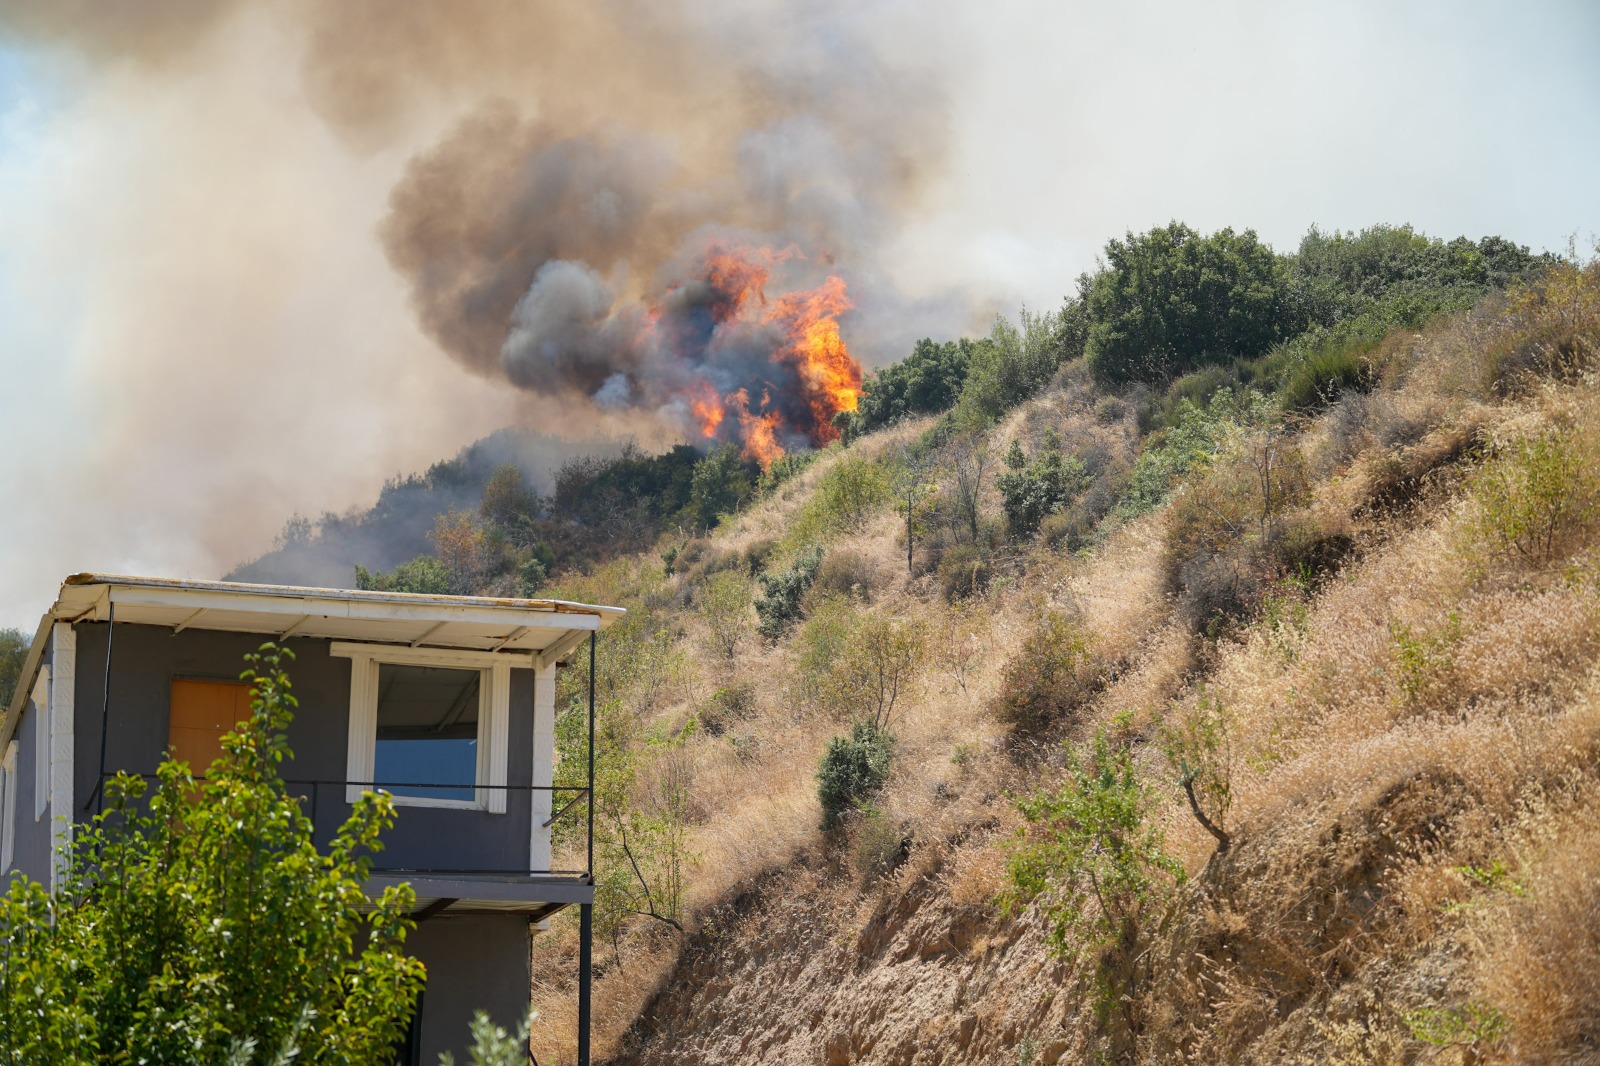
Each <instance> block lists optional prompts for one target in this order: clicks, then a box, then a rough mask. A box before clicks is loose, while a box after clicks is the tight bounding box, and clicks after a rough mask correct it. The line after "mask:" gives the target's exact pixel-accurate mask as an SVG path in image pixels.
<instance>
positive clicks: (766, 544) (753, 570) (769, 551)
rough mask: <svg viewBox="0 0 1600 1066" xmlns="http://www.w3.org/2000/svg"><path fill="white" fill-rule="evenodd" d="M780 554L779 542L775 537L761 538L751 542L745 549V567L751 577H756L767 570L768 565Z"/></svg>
mask: <svg viewBox="0 0 1600 1066" xmlns="http://www.w3.org/2000/svg"><path fill="white" fill-rule="evenodd" d="M777 553H778V542H777V540H776V539H775V538H773V537H761V538H759V539H757V540H753V541H751V542H750V543H749V544H748V545H746V546H745V549H744V565H745V569H746V570H747V571H749V573H750V576H751V577H755V576H756V575H757V574H759V573H761V571H763V570H765V569H766V568H767V563H769V562H771V561H772V557H773V556H774V555H776V554H777Z"/></svg>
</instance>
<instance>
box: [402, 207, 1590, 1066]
mask: <svg viewBox="0 0 1600 1066" xmlns="http://www.w3.org/2000/svg"><path fill="white" fill-rule="evenodd" d="M1178 230H1179V228H1178V227H1172V228H1169V229H1167V230H1164V231H1152V233H1151V234H1149V235H1145V236H1142V237H1138V238H1135V237H1133V236H1132V235H1130V236H1129V239H1128V241H1127V242H1112V244H1111V245H1110V246H1108V253H1109V254H1108V259H1109V265H1108V267H1107V268H1106V269H1105V270H1104V271H1103V272H1102V273H1101V274H1100V275H1097V276H1096V277H1093V278H1085V279H1083V281H1082V282H1081V283H1080V289H1079V293H1078V295H1077V296H1076V297H1074V298H1073V299H1071V300H1069V301H1068V304H1067V306H1066V307H1065V308H1064V309H1063V311H1062V312H1061V313H1060V314H1051V315H1045V316H1041V317H1037V318H1031V317H1029V316H1024V318H1023V321H1022V322H1021V324H1020V325H1019V326H1011V325H1010V324H1008V323H1005V322H1001V323H999V324H997V326H996V328H995V331H994V332H993V333H992V334H991V335H990V337H988V338H984V339H982V340H979V341H976V342H963V343H961V344H951V345H934V344H932V342H928V343H927V344H926V346H919V348H918V352H917V353H914V354H913V357H912V358H910V359H908V360H907V361H906V362H905V363H903V364H899V365H898V367H897V368H891V369H889V370H885V371H883V372H882V373H880V375H879V377H878V383H879V389H878V392H877V393H876V394H875V395H874V394H873V393H872V392H871V389H872V383H870V382H869V396H868V401H867V402H866V403H864V404H863V406H862V409H861V410H860V411H859V412H857V414H856V416H854V418H853V420H844V424H843V425H841V429H842V430H843V432H844V436H845V438H846V439H845V441H844V442H842V443H840V444H836V445H834V446H833V447H830V448H828V449H826V450H825V451H823V452H821V453H814V454H813V456H812V457H810V458H809V459H800V458H795V459H792V460H784V461H782V462H781V463H780V465H778V466H774V468H773V469H772V470H769V471H767V472H766V473H765V474H762V473H761V472H760V471H751V470H749V469H748V468H744V467H740V466H739V464H738V463H737V462H735V461H734V459H733V458H732V457H729V456H727V455H725V454H724V455H722V456H721V457H720V458H719V457H718V453H713V455H712V456H711V457H709V458H707V459H701V460H698V461H697V462H696V463H695V465H694V468H693V470H692V471H691V472H690V474H689V476H687V477H686V478H683V479H679V480H677V481H673V482H672V484H674V485H676V488H672V489H671V492H670V493H669V494H668V495H669V496H670V499H671V506H670V507H669V506H666V505H662V504H658V503H655V502H650V504H649V507H647V506H646V502H649V501H657V500H659V499H661V498H662V497H661V496H659V495H658V496H650V497H648V500H647V499H646V497H644V496H641V495H639V494H638V493H635V494H634V496H632V497H630V498H632V499H634V501H635V504H636V505H637V506H635V508H634V511H632V512H630V513H636V514H638V515H641V516H646V515H645V512H646V511H648V512H649V514H648V515H647V516H646V517H649V519H650V520H649V522H644V521H643V519H642V518H641V524H639V525H638V526H637V527H636V529H635V533H634V536H633V541H632V542H631V543H637V542H639V541H642V540H644V539H645V538H646V537H647V535H650V534H651V533H652V531H653V532H654V534H655V536H656V538H657V539H656V540H655V542H654V543H653V544H652V545H650V546H649V548H648V549H647V550H644V551H637V550H630V549H629V547H628V546H627V545H625V544H621V543H619V544H618V545H616V546H615V548H614V549H613V550H610V551H598V550H592V549H591V550H590V551H589V554H588V555H587V556H586V557H585V558H586V562H585V564H584V565H582V566H580V565H577V564H576V563H571V562H568V561H566V560H565V559H564V558H563V557H562V555H561V554H560V553H559V552H556V553H554V554H553V555H552V557H551V558H550V559H549V567H550V569H551V570H553V571H554V576H553V578H551V579H550V581H551V583H550V584H548V585H545V586H543V587H544V588H545V589H546V590H547V591H549V592H551V593H554V594H557V595H561V596H566V597H570V598H574V599H581V600H588V601H594V602H606V603H616V604H620V605H623V606H626V607H628V608H629V611H630V614H629V616H628V618H627V619H626V621H625V622H624V623H622V624H621V625H619V626H618V627H617V628H616V629H615V630H614V631H612V632H611V633H609V634H608V635H607V637H606V638H605V639H604V640H603V641H602V642H601V644H600V651H601V657H600V662H599V669H598V673H597V681H598V683H599V686H600V695H601V701H600V741H599V743H598V745H597V750H596V757H597V760H598V763H599V768H600V778H599V780H600V787H599V790H598V795H597V800H596V802H597V817H598V826H599V839H598V842H597V848H598V857H599V872H600V875H601V877H602V884H601V886H600V893H599V897H598V900H599V903H600V906H599V907H598V908H597V910H598V912H599V914H598V923H599V925H598V928H599V931H600V933H601V938H600V941H599V945H598V947H597V960H596V967H597V976H598V982H597V989H596V994H597V1008H598V1018H597V1021H598V1024H599V1028H600V1033H599V1037H600V1046H601V1048H602V1050H603V1051H604V1052H605V1054H606V1055H607V1056H608V1057H609V1058H608V1061H611V1062H613V1063H619V1064H620V1063H641V1064H642V1063H668V1062H670V1063H708V1064H709V1063H724V1062H740V1063H747V1062H749V1063H801V1062H817V1063H827V1064H843V1063H885V1064H887V1063H934V1062H938V1063H996V1062H1000V1063H1009V1062H1016V1063H1019V1064H1021V1066H1031V1064H1049V1063H1090V1062H1103V1061H1120V1062H1151V1063H1156V1062H1163V1063H1164V1062H1175V1061H1189V1062H1197V1063H1198V1062H1219V1061H1225V1062H1235V1061H1237V1062H1274V1063H1276V1062H1391V1061H1393V1062H1399V1061H1416V1060H1418V1059H1419V1058H1420V1059H1424V1060H1426V1061H1437V1062H1463V1063H1465V1062H1592V1061H1597V1057H1600V1006H1597V1005H1600V961H1597V960H1600V890H1597V887H1596V886H1597V885H1600V813H1597V812H1600V806H1597V803H1600V772H1597V766H1600V763H1597V756H1600V675H1596V673H1595V670H1594V662H1595V652H1596V648H1597V644H1600V596H1597V593H1600V463H1597V460H1600V384H1597V382H1596V380H1595V377H1594V374H1595V368H1596V366H1597V365H1600V363H1597V359H1600V262H1597V261H1594V260H1590V261H1588V262H1586V263H1585V262H1580V261H1579V260H1578V259H1577V257H1576V256H1570V255H1569V257H1568V258H1567V259H1565V260H1555V259H1552V258H1550V257H1546V258H1544V259H1543V260H1537V261H1536V260H1534V259H1532V258H1530V257H1527V256H1526V253H1525V252H1524V253H1521V255H1520V257H1519V256H1518V255H1515V254H1513V253H1515V252H1516V250H1515V249H1514V247H1513V248H1511V251H1510V252H1507V251H1506V248H1507V247H1508V246H1505V245H1504V242H1501V243H1500V244H1498V245H1497V244H1495V243H1493V242H1494V241H1495V239H1493V238H1488V239H1485V241H1483V242H1478V243H1476V244H1473V243H1471V242H1450V243H1449V244H1445V243H1444V242H1427V241H1425V240H1422V239H1421V238H1416V237H1414V235H1412V234H1411V233H1410V231H1408V230H1387V229H1383V228H1378V229H1376V230H1373V231H1367V232H1366V233H1364V234H1362V235H1359V236H1357V235H1351V236H1349V237H1348V238H1346V237H1341V236H1339V235H1335V236H1334V237H1332V238H1325V237H1323V236H1322V235H1320V234H1317V233H1316V232H1315V231H1313V233H1312V234H1311V235H1310V236H1308V238H1307V241H1306V242H1303V243H1302V246H1301V249H1300V251H1299V253H1298V254H1297V256H1295V257H1290V258H1289V259H1288V260H1286V259H1285V258H1283V257H1279V258H1276V259H1273V258H1271V257H1270V253H1268V254H1266V255H1263V254H1261V253H1259V252H1258V251H1257V249H1258V248H1259V246H1255V245H1254V244H1253V240H1254V239H1253V236H1250V238H1249V241H1245V240H1244V236H1242V235H1234V234H1232V233H1231V232H1229V231H1223V233H1221V234H1218V235H1213V237H1211V238H1199V237H1198V236H1197V235H1193V234H1188V235H1187V236H1185V235H1184V234H1183V233H1180V232H1178ZM1396 234H1399V235H1400V236H1399V237H1398V238H1397V237H1396V236H1395V235H1396ZM1419 241H1420V242H1421V243H1420V244H1419V243H1418V242H1419ZM1319 242H1320V243H1319ZM1197 244H1203V245H1204V247H1202V248H1198V249H1196V248H1195V245H1197ZM1186 249H1187V250H1186ZM1402 253H1403V254H1402ZM1497 255H1498V256H1501V257H1502V258H1501V259H1498V260H1497V259H1496V256H1497ZM1208 256H1209V257H1213V258H1211V259H1209V260H1208V259H1207V257H1208ZM1319 257H1320V258H1319ZM1408 257H1409V258H1408ZM1512 260H1515V263H1516V269H1514V270H1512V269H1505V270H1499V272H1498V273H1496V272H1495V270H1496V269H1498V268H1495V269H1491V267H1492V266H1493V264H1494V263H1496V262H1500V263H1502V264H1503V263H1505V262H1507V261H1512ZM1197 263H1198V264H1199V265H1198V266H1196V264H1197ZM1141 264H1142V265H1141ZM1486 264H1488V265H1487V266H1486ZM1190 267H1193V268H1194V269H1193V270H1192V271H1191V272H1190V273H1189V274H1187V275H1186V274H1185V273H1184V272H1185V271H1186V270H1189V268H1190ZM1253 271H1259V275H1258V276H1257V280H1256V282H1253V283H1250V284H1245V283H1244V281H1241V280H1240V279H1245V280H1248V278H1249V276H1250V275H1251V273H1252V272H1253ZM1452 272H1453V273H1452ZM1468 275H1472V276H1471V277H1468ZM1491 275H1493V276H1491ZM1217 276H1222V277H1223V278H1225V279H1226V278H1227V277H1230V276H1231V277H1233V278H1234V280H1235V282H1237V283H1236V284H1231V285H1221V286H1216V285H1213V283H1212V281H1210V280H1207V279H1214V278H1215V277H1217ZM1186 278H1187V280H1185V279H1186ZM1473 278H1475V279H1476V280H1473ZM1151 279H1155V280H1151ZM1464 279H1465V280H1464ZM1164 286H1165V287H1169V288H1170V287H1175V288H1179V289H1182V288H1183V287H1184V286H1189V287H1190V288H1189V289H1188V290H1186V291H1189V292H1190V294H1191V295H1192V296H1193V295H1194V294H1195V293H1198V294H1199V295H1197V296H1194V299H1193V301H1192V303H1191V304H1190V305H1189V307H1190V310H1189V311H1188V312H1183V313H1179V314H1177V315H1176V316H1171V315H1169V316H1167V317H1165V318H1163V317H1162V315H1161V314H1160V313H1155V312H1151V311H1150V310H1149V309H1150V307H1152V306H1156V305H1155V304H1153V303H1150V302H1142V301H1143V298H1144V296H1146V295H1148V294H1149V291H1150V290H1152V289H1154V290H1158V291H1159V290H1161V289H1162V288H1163V287H1164ZM1275 286H1276V287H1275ZM1263 293H1266V294H1267V296H1268V297H1270V298H1267V297H1263V296H1262V294H1263ZM1179 304H1181V301H1176V302H1170V303H1168V304H1166V305H1165V306H1168V307H1172V306H1178V305H1179ZM1208 331H1209V332H1208ZM891 399H892V400H893V401H894V402H893V403H890V402H889V400H891ZM628 461H629V462H632V463H635V464H636V466H635V467H630V468H628V469H629V470H631V471H633V472H632V473H631V474H629V477H630V478H632V481H629V482H627V484H630V485H637V484H640V483H643V482H644V481H645V480H648V479H647V478H646V475H647V474H649V473H650V469H653V468H650V462H652V460H648V459H647V458H644V457H634V458H632V459H629V460H628ZM602 467H604V464H600V466H597V467H591V468H588V469H587V473H586V474H585V476H586V477H598V476H599V474H600V473H603V470H602V469H601V468H602ZM612 469H618V468H612ZM650 476H654V475H650ZM613 480H614V481H615V478H614V479H613ZM663 483H665V482H663ZM557 494H558V495H559V489H558V493H557ZM719 501H720V502H722V503H725V504H730V506H728V507H726V508H725V509H721V508H719V507H717V506H716V505H717V503H718V502H719ZM491 503H492V501H486V502H485V505H484V506H483V507H482V508H481V509H480V512H479V516H478V517H473V516H469V515H460V516H458V518H457V520H456V522H457V525H456V529H457V536H456V537H455V539H453V540H452V539H451V538H449V537H444V538H438V539H436V541H435V547H436V561H437V562H438V564H439V565H441V566H446V567H449V566H454V568H455V569H454V572H455V573H457V574H458V575H459V574H460V573H462V572H463V571H462V567H461V565H460V559H461V558H463V557H464V554H463V546H465V547H466V548H467V549H470V551H466V552H465V554H468V555H470V554H471V553H472V552H477V553H479V554H478V555H475V556H473V558H477V559H481V558H483V557H484V556H483V553H485V552H487V553H488V554H489V555H491V556H493V558H494V559H495V560H498V561H496V562H495V563H494V566H495V567H499V568H500V572H501V573H502V574H505V573H511V572H514V571H515V568H517V567H521V566H523V565H525V562H524V561H522V560H523V556H518V555H517V554H516V553H517V552H518V551H521V552H523V553H524V555H526V553H527V552H529V551H531V548H526V547H522V548H519V547H517V546H516V545H515V544H514V543H512V542H511V541H510V540H508V538H507V537H506V536H505V533H504V530H503V529H500V528H497V525H496V523H497V522H500V523H501V525H505V524H508V522H509V523H512V524H514V523H515V522H521V524H522V526H523V527H525V528H533V526H532V525H530V523H532V522H534V521H538V522H554V521H558V520H559V517H560V516H559V515H558V514H553V512H552V511H551V510H549V509H545V510H541V511H539V513H538V514H536V515H535V514H532V513H531V512H532V511H534V510H538V509H537V508H535V507H534V505H533V504H532V503H527V502H525V503H524V504H523V505H522V506H523V507H524V514H525V517H524V518H522V519H515V518H514V517H513V518H512V519H509V520H503V519H496V518H495V517H494V516H495V514H496V513H498V512H497V511H496V508H495V507H494V506H492V505H491ZM641 508H643V509H641ZM651 508H653V510H652V509H651ZM502 510H503V509H502ZM569 524H570V523H569ZM540 528H545V529H548V528H549V527H540ZM908 532H909V544H908ZM508 544H511V547H510V548H508V547H507V545H508ZM451 552H454V553H455V554H454V555H453V556H452V555H451V554H450V553H451ZM508 552H510V554H509V555H508V554H507V553H508ZM451 558H455V559H456V560H457V562H456V563H455V564H452V563H451V562H450V560H451ZM544 565H545V564H543V563H541V570H540V576H541V577H543V573H544V569H543V568H544ZM484 572H485V571H483V570H482V569H480V571H479V573H480V575H481V574H482V573H484ZM379 576H380V577H382V576H384V575H379ZM490 580H495V579H490ZM569 674H570V675H571V676H567V677H565V678H564V679H563V682H562V684H563V686H564V689H563V696H562V699H563V700H564V701H565V703H564V705H565V706H567V707H568V709H567V710H566V711H565V712H564V713H563V715H562V717H561V720H560V722H559V723H558V730H559V731H560V733H561V740H562V743H561V745H560V746H561V750H562V751H563V752H564V753H566V754H567V756H568V758H567V761H566V767H567V768H568V770H569V771H570V769H571V768H572V767H574V766H575V765H576V764H577V763H578V762H580V761H581V760H582V754H583V750H584V743H583V739H582V735H581V729H580V710H579V701H578V699H577V697H578V695H579V693H580V692H581V691H582V690H583V687H584V685H585V684H586V678H585V677H583V676H582V671H581V670H574V671H569ZM574 756H576V757H574ZM560 772H561V771H559V770H558V773H560ZM819 786H820V795H819ZM819 799H820V802H819ZM824 804H826V806H824ZM567 846H575V842H568V844H567ZM575 955H576V932H575V928H574V927H571V926H567V925H562V924H560V923H558V924H557V927H556V929H555V930H554V931H553V932H552V933H550V934H548V935H546V936H544V937H542V938H540V939H539V941H538V942H537V943H536V947H535V972H536V979H537V983H538V987H537V988H536V998H537V1000H538V1004H539V1006H540V1009H541V1020H540V1023H539V1027H538V1029H537V1030H536V1035H535V1051H536V1053H537V1054H538V1056H539V1061H540V1062H541V1063H547V1064H548V1063H557V1062H562V1061H568V1059H563V1057H562V1056H563V1054H566V1055H568V1056H570V1050H565V1051H564V1050H563V1049H570V1048H571V1047H572V1046H573V1039H572V1026H573V1024H574V1015H573V1005H572V1004H573V999H572V997H573V993H574V989H573V982H572V977H573V974H574V971H575Z"/></svg>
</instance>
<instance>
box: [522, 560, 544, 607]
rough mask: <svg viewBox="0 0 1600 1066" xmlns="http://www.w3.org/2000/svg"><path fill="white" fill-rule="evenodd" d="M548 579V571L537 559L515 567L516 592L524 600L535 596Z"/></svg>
mask: <svg viewBox="0 0 1600 1066" xmlns="http://www.w3.org/2000/svg"><path fill="white" fill-rule="evenodd" d="M549 579H550V574H549V571H547V570H546V569H545V566H544V563H542V562H540V561H539V560H538V559H529V560H528V561H527V562H525V563H523V564H522V565H521V566H519V567H517V591H518V592H519V593H520V594H521V595H522V596H523V597H525V598H528V599H532V598H533V597H534V596H537V595H538V594H539V590H540V589H541V588H543V587H544V584H545V582H546V581H548V580H549Z"/></svg>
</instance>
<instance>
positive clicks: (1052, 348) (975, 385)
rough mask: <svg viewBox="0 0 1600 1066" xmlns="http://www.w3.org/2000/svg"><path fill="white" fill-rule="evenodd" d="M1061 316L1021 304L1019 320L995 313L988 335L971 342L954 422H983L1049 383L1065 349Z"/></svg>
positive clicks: (973, 424)
mask: <svg viewBox="0 0 1600 1066" xmlns="http://www.w3.org/2000/svg"><path fill="white" fill-rule="evenodd" d="M1061 326H1062V322H1061V316H1060V315H1058V314H1057V313H1056V312H1053V311H1051V312H1046V313H1045V314H1042V315H1041V314H1034V313H1032V312H1030V311H1028V310H1027V309H1026V308H1024V309H1023V311H1022V313H1021V315H1020V316H1019V322H1018V325H1015V326H1014V325H1012V324H1011V323H1010V322H1007V321H1006V320H1005V319H1004V318H1002V317H999V316H996V317H995V320H994V327H993V328H992V329H991V330H990V331H989V336H987V337H985V338H984V339H983V340H981V341H979V342H977V343H976V344H975V345H973V347H972V355H971V361H970V363H969V364H968V368H967V379H966V382H965V384H964V385H963V386H962V388H961V399H960V400H959V401H958V402H957V404H956V409H955V412H954V413H955V421H956V422H957V423H958V424H959V425H961V426H964V427H967V428H973V427H979V426H985V425H988V424H989V423H991V422H993V421H994V420H995V419H997V418H999V417H1000V416H1001V415H1002V414H1004V413H1005V412H1007V411H1009V410H1011V409H1012V408H1013V407H1015V406H1017V404H1019V403H1021V402H1022V401H1023V400H1026V399H1027V398H1028V397H1030V396H1032V395H1033V394H1034V393H1036V392H1038V391H1039V390H1040V389H1042V388H1044V386H1045V385H1046V384H1048V383H1049V381H1050V379H1051V378H1052V377H1053V376H1054V375H1055V372H1056V368H1057V367H1058V366H1060V365H1061V361H1062V357H1063V355H1064V353H1065V348H1064V338H1063V335H1062V329H1061Z"/></svg>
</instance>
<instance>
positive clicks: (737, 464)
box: [684, 444, 761, 529]
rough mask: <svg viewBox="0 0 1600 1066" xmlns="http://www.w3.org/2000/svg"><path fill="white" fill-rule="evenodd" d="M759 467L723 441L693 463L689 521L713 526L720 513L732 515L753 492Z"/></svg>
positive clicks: (759, 470)
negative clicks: (721, 444)
mask: <svg viewBox="0 0 1600 1066" xmlns="http://www.w3.org/2000/svg"><path fill="white" fill-rule="evenodd" d="M760 473H761V468H760V467H759V466H757V465H756V464H755V463H754V462H752V461H751V460H749V459H746V458H745V457H744V456H743V455H742V454H741V453H740V451H739V446H738V445H736V444H724V445H723V446H722V447H720V448H717V449H716V450H714V451H712V452H711V453H709V454H708V455H706V456H705V457H704V458H702V459H701V460H700V461H699V462H697V463H695V464H694V471H693V473H692V474H691V475H690V478H689V504H688V506H687V507H686V508H685V509H684V513H685V516H686V517H687V518H688V520H689V522H690V524H692V525H694V526H696V527H698V528H700V529H712V528H714V527H715V526H716V524H717V523H718V522H719V521H721V520H722V516H723V515H729V514H733V513H734V512H735V511H737V510H738V509H739V507H740V505H741V504H743V503H744V502H745V501H746V500H748V499H749V498H750V497H751V495H752V494H754V492H755V486H756V479H757V478H758V477H759V476H760Z"/></svg>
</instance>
